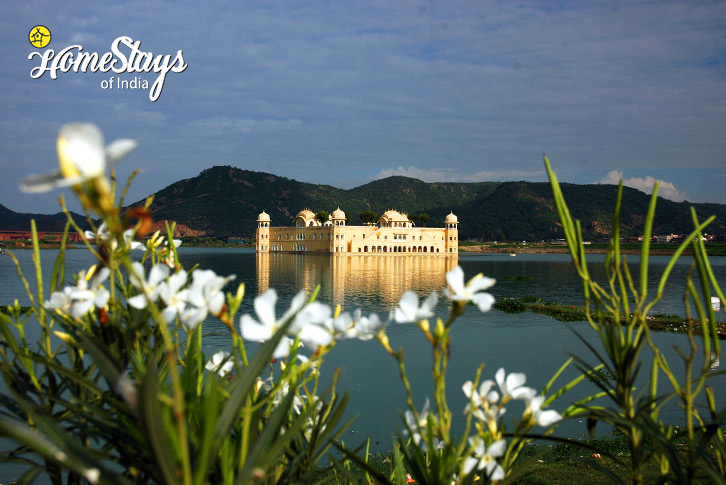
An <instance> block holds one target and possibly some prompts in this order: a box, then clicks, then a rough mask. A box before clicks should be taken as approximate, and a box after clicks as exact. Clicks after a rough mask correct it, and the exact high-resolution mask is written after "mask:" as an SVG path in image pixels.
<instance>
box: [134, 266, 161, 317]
mask: <svg viewBox="0 0 726 485" xmlns="http://www.w3.org/2000/svg"><path fill="white" fill-rule="evenodd" d="M168 277H169V268H168V267H166V266H165V265H163V264H155V265H154V266H153V267H152V268H151V270H150V271H149V278H148V280H144V266H143V265H142V264H141V263H139V262H138V261H134V262H133V263H131V271H130V272H129V282H130V283H131V284H132V285H133V286H134V287H136V288H137V289H138V290H140V291H141V292H142V293H140V294H138V295H136V296H132V297H131V298H129V299H128V300H127V302H128V304H129V305H131V306H132V307H134V308H136V309H137V310H141V309H143V308H146V305H147V303H148V302H149V301H155V300H156V299H157V298H158V296H159V290H160V285H161V283H163V282H164V281H165V280H166V279H167V278H168Z"/></svg>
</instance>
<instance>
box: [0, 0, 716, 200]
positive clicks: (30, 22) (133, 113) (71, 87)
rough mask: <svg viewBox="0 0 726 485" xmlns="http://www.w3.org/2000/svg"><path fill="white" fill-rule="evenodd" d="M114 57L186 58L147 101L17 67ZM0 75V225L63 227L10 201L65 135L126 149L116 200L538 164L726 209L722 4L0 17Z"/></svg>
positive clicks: (570, 177)
mask: <svg viewBox="0 0 726 485" xmlns="http://www.w3.org/2000/svg"><path fill="white" fill-rule="evenodd" d="M35 25H44V26H46V27H48V29H49V30H50V31H51V33H52V40H51V43H50V44H49V45H48V46H47V47H45V48H43V49H38V48H35V47H33V46H32V45H31V44H30V43H29V41H28V33H29V31H30V30H31V28H32V27H34V26H35ZM122 36H126V37H129V38H131V39H132V40H133V41H134V42H136V41H140V42H141V44H140V46H139V47H138V50H139V51H141V52H146V53H150V54H149V57H151V56H154V57H155V56H157V55H162V56H163V55H171V56H172V59H173V57H174V56H175V55H176V54H177V51H179V50H181V51H182V52H183V58H184V62H185V63H186V64H187V66H188V67H187V69H186V70H185V71H184V72H181V73H175V72H170V73H168V74H167V76H166V78H165V82H164V85H163V91H162V94H161V95H160V97H159V98H158V100H157V101H155V102H152V101H151V100H150V99H149V89H130V88H128V89H119V88H118V86H117V85H116V84H115V83H114V84H112V85H111V87H108V86H107V84H108V83H109V81H110V78H111V76H115V79H114V81H115V82H117V81H118V79H119V78H121V79H122V80H124V81H127V82H130V81H132V80H136V81H139V82H143V81H146V82H147V83H148V84H149V85H151V84H152V83H153V82H154V80H155V79H156V78H157V77H158V76H159V74H158V73H155V72H141V73H138V72H136V73H129V72H123V73H120V74H116V73H114V72H105V73H104V72H95V73H93V72H90V71H91V70H90V69H88V72H85V73H84V72H73V71H70V72H60V71H59V72H58V76H57V79H55V80H53V79H51V78H50V73H45V74H44V75H43V76H42V77H40V78H38V79H33V78H31V75H30V73H31V70H32V69H33V68H36V67H39V66H40V65H41V59H40V56H39V55H34V56H33V57H32V59H29V55H30V54H31V53H32V52H38V53H39V54H43V53H44V52H45V51H46V50H47V49H53V50H54V52H55V53H59V52H60V51H61V50H63V49H64V48H66V47H68V46H73V45H78V46H82V48H83V52H90V53H92V52H97V53H98V54H99V56H102V55H103V54H104V53H106V52H111V46H112V44H113V42H114V40H115V39H117V38H118V37H122ZM119 50H120V51H121V53H122V54H124V55H126V56H128V55H129V54H130V51H131V49H130V48H128V47H124V46H123V45H122V46H121V47H120V49H119ZM72 52H75V54H76V55H77V52H78V49H75V50H74V51H72ZM0 53H1V55H2V59H3V69H2V70H0V88H1V91H2V94H1V98H0V99H1V101H0V164H1V166H2V170H3V175H2V177H0V204H3V205H5V206H7V207H9V208H11V209H13V210H16V211H21V212H56V211H57V203H56V199H57V197H58V195H59V192H52V193H48V194H39V195H26V194H23V193H21V192H20V191H19V190H18V188H17V184H18V181H19V180H20V179H21V178H22V177H23V176H24V175H26V174H28V173H39V172H44V171H47V170H48V169H50V168H52V167H53V166H55V164H56V163H57V162H56V154H55V137H56V135H57V132H58V129H59V127H60V126H61V125H62V124H64V123H67V122H69V121H89V122H93V123H96V124H98V125H99V126H100V127H101V129H102V130H103V131H104V133H105V136H106V138H107V141H111V140H113V139H116V138H134V139H136V140H138V141H139V146H138V148H137V149H136V150H135V151H134V152H133V153H132V154H131V155H130V156H129V157H128V158H127V159H125V160H124V161H123V162H122V163H121V164H120V165H119V167H118V173H119V177H120V178H125V177H127V176H128V174H129V173H131V171H132V170H133V169H136V168H143V169H144V172H143V173H142V174H140V175H139V176H138V178H137V179H136V182H135V183H134V185H133V188H132V190H131V192H130V195H129V199H131V200H138V199H140V198H142V197H145V196H146V195H149V194H151V193H153V192H155V191H156V190H158V189H161V188H163V187H165V186H167V185H169V184H171V183H173V182H175V181H177V180H179V179H183V178H189V177H193V176H195V175H197V174H198V173H199V172H200V171H202V170H203V169H205V168H208V167H211V166H214V165H233V166H236V167H239V168H243V169H250V170H258V171H265V172H271V173H274V174H278V175H283V176H287V177H290V178H294V179H297V180H301V181H306V182H314V183H325V184H330V185H334V186H337V187H344V188H349V187H354V186H357V185H360V184H363V183H366V182H369V181H371V180H373V179H376V178H381V177H385V176H389V175H394V174H402V175H408V176H411V177H416V178H419V179H422V180H425V181H429V182H431V181H484V180H500V181H503V180H531V181H543V180H545V176H544V172H543V165H542V153H543V152H546V153H547V155H548V156H549V158H550V160H551V162H552V164H553V166H554V168H555V170H556V171H557V173H558V176H559V178H560V179H561V180H563V181H568V182H574V183H598V182H599V183H616V182H617V180H619V179H620V178H623V179H624V180H625V182H626V184H627V185H631V186H634V187H638V188H641V189H643V190H646V191H647V190H648V188H649V187H650V186H652V184H653V182H654V181H655V180H660V181H661V187H662V190H661V193H662V194H664V195H666V196H668V197H669V198H672V199H674V200H684V199H685V200H689V201H696V202H720V203H726V64H725V63H724V61H725V60H726V3H724V2H723V1H715V2H710V1H703V2H692V1H689V2H685V1H684V2H673V1H667V0H664V1H648V2H638V1H623V2H617V1H616V2H612V1H602V2H589V1H572V2H568V1H560V2H550V1H531V2H524V1H512V2H507V1H499V2H494V1H481V0H476V1H457V2H453V1H451V2H449V1H442V0H438V1H435V2H432V1H413V2H409V1H400V0H395V1H394V0H391V1H354V2H333V1H317V2H316V1H294V2H293V1H289V2H276V1H262V2H222V1H212V2H196V1H195V2H158V3H157V2H136V1H125V2H100V1H93V2H84V1H75V2H73V3H72V4H70V2H69V3H68V4H67V5H66V4H64V2H57V1H53V2H32V1H29V2H3V3H2V4H1V5H0ZM119 63H120V60H119ZM119 65H120V64H119ZM104 86H106V87H107V89H104Z"/></svg>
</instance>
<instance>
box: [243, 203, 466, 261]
mask: <svg viewBox="0 0 726 485" xmlns="http://www.w3.org/2000/svg"><path fill="white" fill-rule="evenodd" d="M271 222H272V221H271V220H270V216H269V214H267V213H266V212H265V211H262V213H261V214H260V215H259V216H258V217H257V236H256V248H257V252H263V253H264V252H286V253H290V252H294V253H296V252H317V253H336V254H343V253H347V254H351V253H353V254H390V253H394V254H395V253H401V254H403V253H406V254H421V253H425V254H432V253H433V254H452V253H458V252H459V220H458V218H457V217H456V216H455V215H454V213H453V212H452V213H450V214H449V215H447V216H446V218H445V219H444V227H443V228H441V227H416V226H415V225H414V223H413V222H412V221H411V220H410V219H409V218H408V216H407V215H406V214H402V213H400V212H398V211H396V210H387V211H386V212H384V213H383V215H382V216H381V217H380V218H379V219H378V224H376V225H365V226H349V225H347V224H346V222H347V221H346V216H345V212H344V211H342V210H341V209H340V207H338V208H337V209H335V210H334V211H333V212H332V213H331V215H330V219H329V220H328V221H326V222H321V221H319V220H318V219H317V218H316V216H315V213H314V212H313V211H312V210H310V209H308V208H306V209H303V210H301V211H300V212H299V213H298V214H297V215H296V216H295V218H294V219H293V226H292V227H284V226H281V227H272V226H271Z"/></svg>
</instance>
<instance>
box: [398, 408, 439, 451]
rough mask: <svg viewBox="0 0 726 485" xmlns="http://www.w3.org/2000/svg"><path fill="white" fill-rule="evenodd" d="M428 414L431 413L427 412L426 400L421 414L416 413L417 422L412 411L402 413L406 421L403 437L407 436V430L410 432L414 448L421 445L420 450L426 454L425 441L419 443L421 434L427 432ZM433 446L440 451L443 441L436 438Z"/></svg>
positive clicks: (426, 446) (426, 445)
mask: <svg viewBox="0 0 726 485" xmlns="http://www.w3.org/2000/svg"><path fill="white" fill-rule="evenodd" d="M429 414H431V412H430V411H429V399H428V398H426V403H425V404H424V407H423V409H421V412H420V413H418V421H417V420H416V417H415V416H414V414H413V412H412V411H410V410H409V411H406V412H405V413H404V417H405V419H406V427H407V429H405V430H404V431H403V434H404V435H408V434H409V430H411V437H412V438H413V442H414V443H415V444H416V446H418V445H419V443H421V450H422V451H424V452H426V451H428V444H427V440H425V439H424V440H423V442H421V438H422V434H424V433H427V432H428V431H427V430H428V423H429ZM432 441H433V445H434V449H436V450H440V449H441V448H443V446H444V443H443V441H440V440H439V439H437V438H435V437H434V438H433V440H432Z"/></svg>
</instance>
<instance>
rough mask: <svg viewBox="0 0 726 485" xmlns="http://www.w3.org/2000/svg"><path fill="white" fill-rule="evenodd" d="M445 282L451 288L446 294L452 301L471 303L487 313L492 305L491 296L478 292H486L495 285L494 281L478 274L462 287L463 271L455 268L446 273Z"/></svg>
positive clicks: (492, 298)
mask: <svg viewBox="0 0 726 485" xmlns="http://www.w3.org/2000/svg"><path fill="white" fill-rule="evenodd" d="M446 282H447V283H448V284H449V286H450V287H451V289H450V290H449V289H448V288H447V289H446V294H447V295H448V296H449V298H451V299H452V300H454V301H459V302H467V301H472V302H474V303H475V304H476V305H477V306H478V307H479V310H481V311H483V312H486V311H489V310H490V309H491V307H492V305H493V304H494V297H493V296H492V295H490V294H489V293H484V292H481V293H479V291H480V290H486V289H487V288H490V287H491V286H493V285H494V283H496V280H494V279H492V278H487V277H486V276H483V275H482V274H481V273H479V274H478V275H476V276H474V277H473V278H472V279H470V280H469V282H468V283H466V285H464V270H463V269H461V266H457V267H456V268H454V269H452V270H451V271H449V272H448V273H446Z"/></svg>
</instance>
